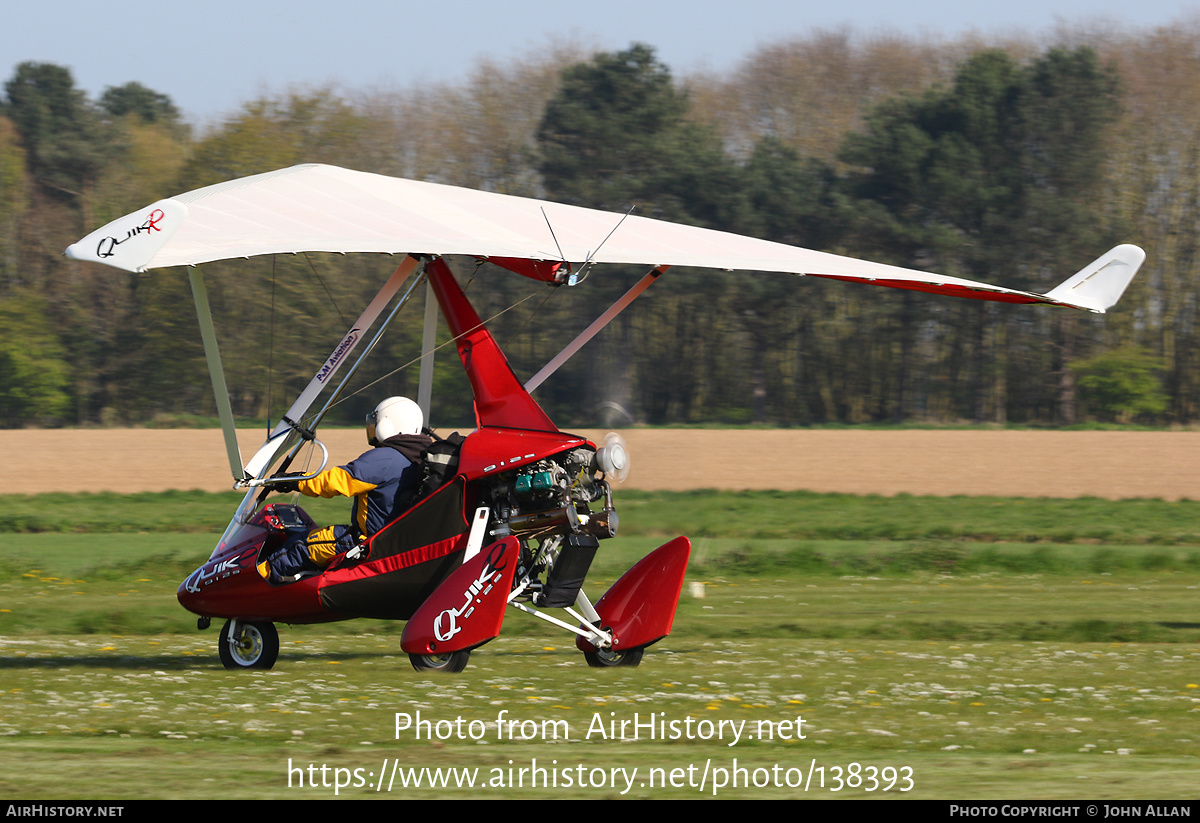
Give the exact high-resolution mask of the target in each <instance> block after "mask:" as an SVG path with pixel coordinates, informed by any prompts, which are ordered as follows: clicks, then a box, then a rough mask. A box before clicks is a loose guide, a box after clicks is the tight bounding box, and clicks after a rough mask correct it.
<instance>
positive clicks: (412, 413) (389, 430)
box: [367, 397, 425, 446]
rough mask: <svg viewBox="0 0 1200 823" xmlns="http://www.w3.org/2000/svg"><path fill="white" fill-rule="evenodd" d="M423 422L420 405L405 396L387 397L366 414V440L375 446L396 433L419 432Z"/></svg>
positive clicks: (423, 417)
mask: <svg viewBox="0 0 1200 823" xmlns="http://www.w3.org/2000/svg"><path fill="white" fill-rule="evenodd" d="M424 424H425V416H424V415H423V414H421V407H420V406H418V405H417V404H416V403H414V402H413V401H411V400H409V399H408V398H407V397H389V398H388V399H387V400H384V401H382V402H380V404H379V405H378V406H376V407H375V411H373V412H371V413H370V414H368V415H367V442H368V443H370V444H371V445H372V446H375V445H378V444H379V443H382V442H383V441H384V440H387V439H388V438H389V437H395V436H396V435H398V434H420V433H421V427H422V426H423V425H424Z"/></svg>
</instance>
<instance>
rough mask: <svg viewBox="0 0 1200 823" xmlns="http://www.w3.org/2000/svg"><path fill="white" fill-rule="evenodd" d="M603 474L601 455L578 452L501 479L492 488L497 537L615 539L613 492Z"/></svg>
mask: <svg viewBox="0 0 1200 823" xmlns="http://www.w3.org/2000/svg"><path fill="white" fill-rule="evenodd" d="M598 472H600V469H599V467H598V465H597V462H596V453H595V452H594V451H592V450H591V449H589V448H578V449H573V450H571V451H569V452H565V453H563V454H559V455H555V456H554V457H553V458H548V459H545V460H539V461H537V462H536V463H531V464H529V465H527V466H522V467H520V468H519V469H515V470H513V471H511V472H506V473H505V474H504V475H501V476H500V477H499V478H498V480H499V482H498V483H497V484H496V485H495V486H493V488H492V505H493V517H494V522H496V523H497V524H499V528H498V530H497V531H496V535H497V536H502V535H503V534H521V535H531V536H536V535H540V534H548V533H559V534H590V535H592V536H593V537H596V538H598V539H604V538H609V537H614V536H616V533H617V526H618V518H617V513H616V511H615V510H614V509H613V504H612V491H611V489H610V488H609V485H608V483H607V481H605V480H604V477H603V473H602V472H601V473H600V474H599V476H598V474H597V473H598ZM598 501H600V502H598Z"/></svg>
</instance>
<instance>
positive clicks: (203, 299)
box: [188, 267, 243, 480]
mask: <svg viewBox="0 0 1200 823" xmlns="http://www.w3.org/2000/svg"><path fill="white" fill-rule="evenodd" d="M188 281H189V282H190V283H191V284H192V301H193V302H194V303H195V304H196V319H197V320H198V321H199V322H200V339H201V340H202V341H203V342H204V359H205V361H207V363H208V375H209V377H210V378H212V387H213V399H214V400H216V402H217V416H218V417H219V418H220V419H221V431H222V432H223V433H224V435H225V453H226V455H228V457H229V471H230V472H232V473H233V479H234V480H241V479H242V477H243V472H242V452H241V449H239V448H238V442H237V429H236V427H235V426H234V424H233V406H232V405H231V404H230V402H229V387H228V386H226V385H225V369H224V368H223V367H222V366H221V351H220V349H219V348H217V332H216V329H215V328H213V319H212V310H211V309H209V307H208V289H206V288H205V287H204V275H203V273H201V271H200V269H198V268H196V267H192V268H190V269H188Z"/></svg>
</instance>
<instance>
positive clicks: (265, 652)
mask: <svg viewBox="0 0 1200 823" xmlns="http://www.w3.org/2000/svg"><path fill="white" fill-rule="evenodd" d="M232 626H233V621H232V620H226V621H225V626H224V627H223V628H222V629H221V639H220V640H219V641H218V645H217V651H218V652H219V653H220V655H221V664H222V665H223V666H225V668H227V669H232V670H235V671H236V670H239V669H269V668H271V667H272V666H274V665H275V661H276V660H277V659H278V658H279V632H277V631H276V630H275V624H274V623H243V622H240V621H239V622H238V627H237V636H236V637H231V635H230V629H231V628H232Z"/></svg>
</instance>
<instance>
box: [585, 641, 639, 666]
mask: <svg viewBox="0 0 1200 823" xmlns="http://www.w3.org/2000/svg"><path fill="white" fill-rule="evenodd" d="M645 653H646V647H645V646H638V647H637V648H634V649H622V650H621V651H619V652H618V651H614V650H612V649H596V650H595V651H593V652H584V653H583V657H584V659H585V660H587V664H588V665H589V666H591V667H592V668H593V669H607V668H609V667H610V666H636V665H638V664H639V663H641V662H642V655H643V654H645Z"/></svg>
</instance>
